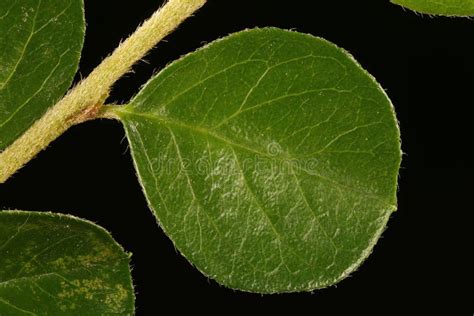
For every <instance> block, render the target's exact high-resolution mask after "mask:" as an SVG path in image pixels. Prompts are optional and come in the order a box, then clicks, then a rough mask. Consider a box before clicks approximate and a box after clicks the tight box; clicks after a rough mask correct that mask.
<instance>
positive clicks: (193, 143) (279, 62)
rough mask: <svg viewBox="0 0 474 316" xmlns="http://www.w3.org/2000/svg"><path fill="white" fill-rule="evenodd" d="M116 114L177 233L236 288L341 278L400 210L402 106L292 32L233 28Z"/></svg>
mask: <svg viewBox="0 0 474 316" xmlns="http://www.w3.org/2000/svg"><path fill="white" fill-rule="evenodd" d="M114 111H115V112H116V114H118V115H119V117H120V118H121V119H122V120H123V122H124V125H125V127H126V131H127V135H128V138H129V140H130V145H131V151H132V155H133V158H134V161H135V164H136V168H137V170H138V174H139V178H140V180H141V183H142V185H143V188H144V191H145V193H146V196H147V198H148V201H149V204H150V206H151V208H152V209H153V210H154V212H155V214H156V216H157V218H158V220H159V222H160V223H161V225H162V227H163V229H164V230H165V231H166V233H167V234H168V235H169V236H170V237H171V239H172V240H173V242H174V243H175V245H176V247H177V248H178V249H179V250H180V251H181V252H182V253H183V255H184V256H186V258H188V259H189V260H190V261H191V262H192V263H193V264H195V265H196V266H197V268H198V269H199V270H201V271H202V272H203V273H204V274H205V275H207V276H209V277H211V278H213V279H216V280H217V281H218V282H220V283H222V284H225V285H227V286H229V287H232V288H236V289H241V290H245V291H255V292H262V293H272V292H291V291H302V290H313V289H315V288H321V287H325V286H328V285H331V284H334V283H335V282H337V281H339V280H341V279H342V278H344V277H346V276H347V275H348V274H349V273H351V272H352V271H354V269H356V268H357V266H358V265H359V264H360V263H361V262H362V261H363V260H364V259H365V258H366V257H367V256H368V255H369V253H370V252H371V251H372V248H373V246H374V244H375V243H376V241H377V239H378V238H379V236H380V234H381V233H382V231H383V230H384V227H385V225H386V223H387V220H388V218H389V216H390V214H391V213H392V212H393V211H394V210H395V209H396V190H397V174H398V168H399V164H400V158H401V151H400V141H399V130H398V126H397V122H396V118H395V114H394V110H393V107H392V105H391V103H390V101H389V99H388V98H387V96H386V95H385V93H384V91H383V90H382V88H381V87H380V86H379V85H378V84H377V83H376V82H375V81H374V79H373V78H372V77H371V76H370V75H369V74H368V73H367V72H365V71H364V70H363V69H362V68H361V67H360V66H359V65H358V64H357V63H356V62H355V61H354V59H353V58H352V57H351V56H350V55H348V54H347V53H346V52H345V51H343V50H342V49H340V48H338V47H336V46H335V45H333V44H331V43H329V42H327V41H325V40H323V39H319V38H315V37H312V36H309V35H304V34H300V33H296V32H289V31H283V30H278V29H261V30H251V31H244V32H241V33H238V34H235V35H232V36H229V37H227V38H225V39H222V40H219V41H217V42H215V43H213V44H210V45H208V46H207V47H205V48H204V49H201V50H199V51H198V52H196V53H193V54H190V55H188V56H186V57H184V58H182V59H181V60H179V61H178V62H175V63H173V64H171V65H170V66H169V67H167V68H166V69H165V70H163V71H162V72H161V73H160V74H158V76H157V77H156V78H154V79H153V80H152V81H150V83H148V84H147V85H146V86H145V88H144V89H143V90H142V91H141V93H140V94H139V95H138V96H137V97H136V98H135V99H134V100H133V101H132V102H131V103H130V104H129V105H127V106H125V107H119V108H116V109H115V110H114Z"/></svg>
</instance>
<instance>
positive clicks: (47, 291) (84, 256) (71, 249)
mask: <svg viewBox="0 0 474 316" xmlns="http://www.w3.org/2000/svg"><path fill="white" fill-rule="evenodd" d="M134 299H135V298H134V292H133V286H132V281H131V276H130V268H129V256H128V255H127V254H126V253H125V252H124V251H123V249H122V248H121V247H120V246H119V245H118V244H117V243H116V242H115V241H114V240H113V239H112V237H111V236H110V235H109V233H107V232H106V231H105V230H104V229H102V228H101V227H98V226H96V225H94V224H92V223H90V222H87V221H84V220H80V219H78V218H75V217H72V216H65V215H54V214H52V213H38V212H20V211H3V212H0V315H11V316H16V315H19V316H23V315H112V314H113V315H133V313H134Z"/></svg>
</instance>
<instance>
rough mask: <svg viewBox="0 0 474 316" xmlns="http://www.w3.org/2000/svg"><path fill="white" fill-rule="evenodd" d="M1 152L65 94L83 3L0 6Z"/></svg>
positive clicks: (37, 1) (34, 1) (29, 0)
mask: <svg viewBox="0 0 474 316" xmlns="http://www.w3.org/2000/svg"><path fill="white" fill-rule="evenodd" d="M0 31H1V32H0V151H1V150H3V149H5V148H6V147H7V146H8V145H10V144H11V143H12V142H13V141H14V140H15V139H16V138H18V136H20V135H21V134H22V133H23V132H24V131H26V129H28V127H29V126H31V124H32V123H33V122H34V121H35V120H37V119H38V118H39V117H41V115H42V114H44V112H45V111H46V110H47V109H48V108H49V107H50V106H52V105H53V104H54V103H56V102H57V101H58V100H59V98H60V97H61V96H62V95H63V94H64V93H65V92H66V90H67V88H68V87H69V86H70V84H71V82H72V80H73V78H74V75H75V73H76V71H77V68H78V65H79V58H80V52H81V49H82V44H83V40H84V31H85V21H84V9H83V1H82V0H80V1H75V0H68V1H60V0H55V1H41V0H19V1H4V2H2V3H1V4H0Z"/></svg>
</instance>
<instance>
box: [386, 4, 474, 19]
mask: <svg viewBox="0 0 474 316" xmlns="http://www.w3.org/2000/svg"><path fill="white" fill-rule="evenodd" d="M391 1H392V3H395V4H398V5H401V6H404V7H406V8H408V9H411V10H414V11H417V12H421V13H428V14H435V15H447V16H474V0H391Z"/></svg>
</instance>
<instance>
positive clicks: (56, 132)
mask: <svg viewBox="0 0 474 316" xmlns="http://www.w3.org/2000/svg"><path fill="white" fill-rule="evenodd" d="M205 3H206V0H169V1H168V3H167V4H166V5H165V6H163V7H162V8H161V9H160V10H158V11H157V12H156V13H155V14H154V15H153V16H152V17H151V18H150V19H149V20H148V21H146V22H145V23H144V24H143V25H142V26H140V27H139V28H138V29H137V30H136V31H135V33H134V34H133V35H131V36H130V37H129V38H128V39H127V40H125V41H124V42H123V43H122V44H121V45H120V46H119V47H118V48H117V49H116V50H115V51H114V52H113V54H112V55H110V56H109V57H107V58H106V59H104V61H103V62H102V63H101V64H100V65H99V66H98V67H97V68H96V69H95V70H94V71H93V72H92V73H91V74H90V75H89V76H88V77H87V78H86V79H84V80H83V81H81V82H80V83H79V84H78V85H77V86H76V87H75V88H73V89H72V90H71V91H69V93H68V94H67V95H66V96H65V97H64V98H63V99H62V100H61V101H59V102H58V103H57V104H56V105H54V106H53V107H52V108H50V109H49V110H48V111H47V112H46V114H45V115H44V116H43V117H42V118H41V119H39V120H38V121H36V122H35V123H34V124H33V126H32V127H31V128H30V129H29V130H27V131H26V132H25V133H24V134H23V135H22V136H20V138H18V139H17V140H16V141H15V142H14V143H13V144H12V145H11V146H9V147H8V148H7V149H5V150H4V151H3V152H2V153H0V183H4V182H5V181H6V180H7V179H8V178H9V177H10V176H11V175H13V174H14V173H15V172H16V171H17V170H19V169H20V168H21V167H23V166H24V165H25V164H26V163H27V162H29V161H30V160H31V159H33V158H34V157H35V156H36V155H37V154H38V153H39V152H40V151H42V150H43V149H45V148H46V147H47V146H48V145H49V144H50V143H51V142H52V141H54V140H55V139H56V138H58V137H59V136H60V135H61V134H63V133H64V132H65V131H66V130H67V129H69V128H70V127H71V126H73V125H75V124H78V123H80V122H83V121H87V120H90V119H93V118H96V117H97V115H98V114H99V113H100V112H101V109H102V107H103V104H104V102H105V99H107V97H108V96H109V93H110V90H111V88H112V86H113V84H114V83H115V82H116V81H117V80H119V79H120V78H121V77H122V76H123V75H124V74H126V73H127V72H129V71H130V69H131V67H132V66H133V64H135V63H136V62H137V61H138V60H140V59H141V58H143V57H144V56H145V55H146V54H147V52H148V51H149V50H151V49H152V48H153V47H154V46H155V45H156V44H157V43H158V42H159V41H161V40H162V39H163V38H164V37H165V36H167V35H168V34H170V33H171V32H172V31H173V30H174V29H175V28H176V27H178V25H179V24H181V22H183V21H184V20H185V19H186V18H188V17H189V16H191V15H192V14H193V13H194V12H195V11H196V10H198V9H199V8H200V7H202V6H203V5H204V4H205Z"/></svg>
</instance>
